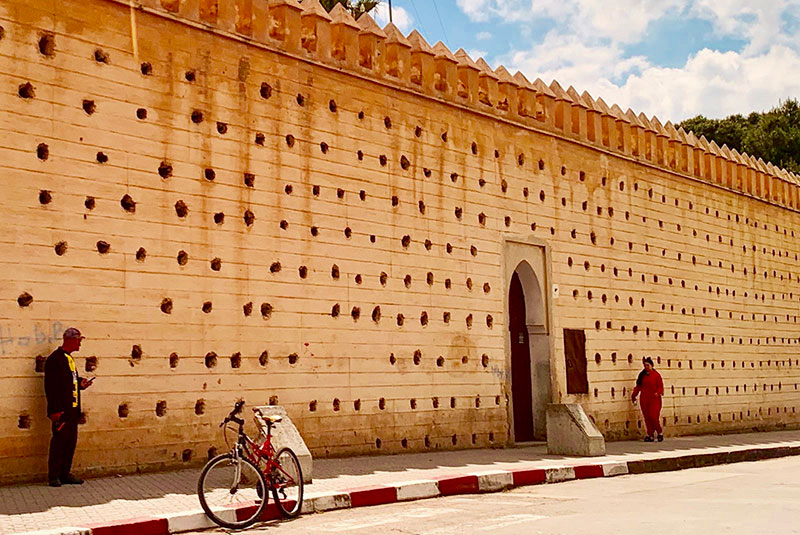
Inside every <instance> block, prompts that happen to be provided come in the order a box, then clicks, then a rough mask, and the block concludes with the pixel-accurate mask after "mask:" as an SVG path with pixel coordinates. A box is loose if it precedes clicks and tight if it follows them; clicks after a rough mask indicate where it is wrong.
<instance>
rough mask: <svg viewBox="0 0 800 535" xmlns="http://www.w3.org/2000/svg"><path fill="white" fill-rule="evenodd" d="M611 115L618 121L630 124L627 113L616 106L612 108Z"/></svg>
mask: <svg viewBox="0 0 800 535" xmlns="http://www.w3.org/2000/svg"><path fill="white" fill-rule="evenodd" d="M611 115H613V116H614V117H615V118H616V119H617V120H618V121H625V122H626V123H627V122H629V121H628V118H627V117H625V112H624V111H622V108H620V107H619V106H617V105H616V104H614V105H613V106H611Z"/></svg>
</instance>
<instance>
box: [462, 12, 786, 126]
mask: <svg viewBox="0 0 800 535" xmlns="http://www.w3.org/2000/svg"><path fill="white" fill-rule="evenodd" d="M457 3H458V6H459V7H460V8H461V9H462V11H463V12H464V13H466V14H467V15H468V16H469V17H470V18H471V19H472V20H483V21H491V20H496V19H500V20H502V21H503V22H506V23H517V24H518V26H519V31H520V33H522V34H524V30H525V29H526V28H528V27H529V26H530V25H529V24H528V23H529V22H531V21H540V20H541V19H543V18H545V19H549V20H550V22H551V23H553V25H554V27H555V28H554V29H553V30H551V31H550V32H549V33H548V34H546V35H545V36H544V37H543V38H542V37H539V38H538V39H536V38H535V37H533V36H532V39H536V40H535V41H534V44H532V45H531V46H529V47H513V48H512V49H511V50H509V51H508V52H507V53H505V54H498V55H496V58H497V60H498V63H501V64H505V65H506V66H507V67H508V68H509V70H510V71H511V72H514V70H517V69H519V70H521V71H522V72H523V73H525V75H526V76H527V77H528V78H530V79H535V78H542V79H543V80H545V81H546V82H547V83H549V82H550V81H551V80H553V79H556V80H558V81H559V83H560V84H561V85H562V86H564V87H565V88H567V87H568V86H570V85H573V86H574V87H575V88H576V89H577V90H578V92H583V91H584V90H587V91H589V93H591V95H592V96H593V97H595V98H597V97H603V100H605V101H606V102H607V103H608V104H609V105H610V104H612V103H617V104H619V105H620V107H622V108H623V109H625V108H628V107H631V108H632V109H634V110H636V111H637V112H641V111H643V112H645V113H646V114H648V115H653V114H655V115H657V116H658V117H659V118H660V119H662V122H665V121H667V120H672V121H673V122H677V121H680V120H682V119H685V118H687V117H690V116H694V115H697V114H700V113H702V114H704V115H706V116H710V117H722V116H725V115H729V114H732V113H747V112H749V111H753V110H764V109H768V108H770V107H772V106H774V105H776V104H777V103H778V101H779V100H781V99H785V98H787V97H795V98H796V97H798V96H799V95H800V76H798V75H797V73H799V72H800V0H764V1H757V2H756V1H753V0H724V1H719V0H605V2H603V3H602V4H601V3H600V2H597V1H596V0H457ZM665 16H670V17H671V18H670V20H674V19H675V18H676V16H677V18H678V19H681V18H684V19H686V20H687V21H690V20H694V21H695V22H696V21H697V20H698V19H699V20H705V21H708V22H709V23H710V24H711V26H712V28H713V31H714V33H715V35H716V36H717V37H733V38H736V39H741V40H744V41H745V43H746V46H744V47H743V48H742V49H741V50H734V51H726V52H721V51H715V50H708V49H703V50H698V51H696V52H694V53H693V54H692V55H690V56H689V57H687V58H685V61H684V62H683V65H681V66H679V67H675V68H672V67H663V66H660V65H654V64H652V63H651V62H650V61H648V60H647V58H646V57H644V56H640V55H636V53H635V50H636V46H635V45H636V43H639V42H641V41H643V40H644V39H645V38H646V37H647V31H648V28H649V27H650V25H651V24H652V23H654V22H656V21H658V20H659V19H662V18H663V17H665ZM694 26H695V27H696V24H695V25H694ZM663 46H670V44H669V43H664V44H663ZM630 50H633V51H634V52H633V53H631V52H630ZM677 59H678V60H680V58H677Z"/></svg>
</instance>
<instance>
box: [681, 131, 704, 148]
mask: <svg viewBox="0 0 800 535" xmlns="http://www.w3.org/2000/svg"><path fill="white" fill-rule="evenodd" d="M681 130H683V128H681ZM686 142H687V143H688V144H689V145H691V146H692V147H698V148H699V147H700V142H699V140H698V139H697V136H695V135H694V132H692V131H691V130H690V131H689V133H688V134H686Z"/></svg>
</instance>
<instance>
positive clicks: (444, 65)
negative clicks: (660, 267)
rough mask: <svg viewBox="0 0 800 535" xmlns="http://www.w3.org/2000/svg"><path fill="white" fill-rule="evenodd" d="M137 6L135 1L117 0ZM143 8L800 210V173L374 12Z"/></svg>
mask: <svg viewBox="0 0 800 535" xmlns="http://www.w3.org/2000/svg"><path fill="white" fill-rule="evenodd" d="M111 1H114V2H116V3H120V4H124V5H126V6H127V5H130V1H131V0H111ZM133 2H134V4H133V5H134V7H136V8H138V9H142V10H147V11H150V12H153V13H162V14H169V15H171V16H172V17H175V18H177V19H183V20H186V21H189V22H196V23H201V24H203V25H204V26H205V27H208V28H213V29H216V30H218V31H221V32H227V33H230V34H234V35H237V36H239V37H240V38H243V39H246V40H250V41H253V42H258V43H261V44H264V45H267V46H269V47H271V48H275V49H279V50H283V51H285V52H286V53H289V54H293V55H297V56H300V57H303V58H305V59H307V60H310V61H315V62H319V63H323V64H329V65H331V66H333V67H336V68H338V69H341V70H344V71H351V72H353V73H357V74H359V75H361V76H368V77H374V78H376V79H381V80H382V81H384V82H388V83H390V84H395V85H398V86H400V87H403V88H404V89H406V90H411V91H414V92H418V93H420V94H424V95H428V96H432V97H436V98H439V99H443V100H447V101H452V102H454V103H456V104H459V105H462V106H466V107H469V108H473V109H475V110H477V111H479V112H482V113H491V114H495V115H496V116H498V117H501V118H503V119H506V120H510V121H514V122H517V123H522V124H525V125H528V126H530V127H534V128H537V129H543V130H546V131H550V132H553V133H555V134H557V135H560V136H563V137H567V138H571V139H574V140H576V141H579V142H582V143H587V144H590V145H594V146H597V147H598V148H600V149H603V150H607V151H611V152H615V153H619V154H620V155H623V156H626V157H628V158H632V159H636V160H639V161H642V162H647V163H649V164H651V165H655V166H658V167H662V168H665V169H668V170H672V171H674V172H677V173H681V174H685V175H689V176H692V177H694V178H696V179H700V180H703V181H705V182H710V183H712V184H716V185H718V186H721V187H726V188H729V189H732V190H735V191H738V192H741V193H743V194H747V195H751V196H754V197H757V198H761V199H763V200H765V201H768V202H770V203H776V204H780V205H783V206H786V207H789V208H792V209H800V177H798V176H797V175H796V174H794V173H791V172H788V171H786V170H784V169H780V168H777V167H775V166H774V165H772V164H771V163H765V162H764V161H763V160H761V159H758V160H756V159H755V158H753V157H752V156H749V155H747V154H739V153H738V152H737V151H735V150H730V149H729V148H728V147H727V146H725V145H723V146H722V147H719V146H718V145H717V144H716V143H715V142H713V141H712V142H710V143H709V142H708V140H706V139H705V137H703V136H701V137H700V138H698V137H697V136H695V135H694V133H692V132H686V131H684V130H683V129H682V128H679V129H676V128H675V126H674V125H673V124H672V123H671V122H667V123H665V124H662V123H661V121H660V120H659V119H658V117H655V116H653V117H650V118H648V117H647V116H645V115H644V114H642V113H640V114H638V115H637V114H636V113H635V112H634V111H633V110H631V109H628V110H627V111H623V110H622V109H621V108H620V107H619V106H618V105H616V104H612V105H611V106H609V105H608V104H607V103H606V102H605V101H603V99H602V98H597V99H595V98H593V97H592V96H591V95H590V94H589V93H588V92H586V91H583V92H582V93H580V92H579V91H578V90H577V89H575V88H574V87H572V86H570V87H569V88H568V89H566V90H565V89H564V88H563V87H562V86H561V85H560V84H559V83H558V82H557V81H555V80H554V81H552V82H551V83H550V84H549V85H547V84H545V83H544V82H543V81H542V80H540V79H538V78H537V79H536V80H535V81H534V82H530V81H528V79H527V78H526V77H525V76H524V75H523V74H522V73H521V72H519V71H517V72H516V73H515V74H513V75H512V74H511V73H510V72H509V71H508V70H507V69H506V68H505V67H503V66H500V67H498V68H497V69H492V68H491V67H490V66H489V64H488V63H487V62H486V61H485V60H484V59H483V58H478V59H473V58H471V57H470V56H469V54H467V53H466V52H465V51H464V50H463V49H459V50H458V51H456V52H455V53H453V52H451V51H450V50H449V49H448V48H447V47H446V46H445V45H444V44H443V43H442V42H438V43H436V44H435V45H434V46H431V45H430V44H428V42H427V41H425V39H424V38H423V36H422V35H421V34H420V33H419V32H418V31H416V30H414V31H412V32H411V33H410V34H408V35H407V36H404V35H403V34H402V32H401V31H400V30H399V29H398V28H397V27H396V26H395V25H393V24H391V23H390V24H388V25H387V26H386V27H385V28H381V27H379V26H378V25H377V23H376V22H375V20H374V19H373V18H372V17H370V16H369V15H362V16H361V17H359V19H358V21H356V20H354V19H353V17H352V16H351V15H350V14H349V13H348V11H347V10H346V9H345V8H344V7H342V6H341V5H340V4H337V6H336V7H335V8H334V9H333V10H332V11H331V12H330V13H328V12H327V11H326V10H325V9H324V8H323V7H322V5H321V4H320V3H319V0H302V2H299V1H298V0H133Z"/></svg>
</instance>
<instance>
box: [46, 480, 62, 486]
mask: <svg viewBox="0 0 800 535" xmlns="http://www.w3.org/2000/svg"><path fill="white" fill-rule="evenodd" d="M48 485H50V486H51V487H60V486H61V481H59V480H58V479H51V480H50V483H48Z"/></svg>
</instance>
